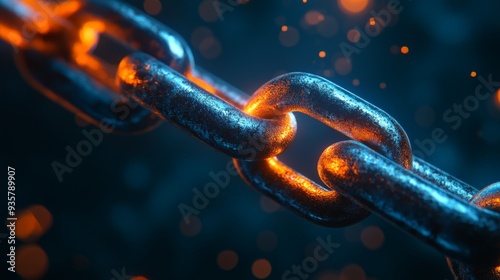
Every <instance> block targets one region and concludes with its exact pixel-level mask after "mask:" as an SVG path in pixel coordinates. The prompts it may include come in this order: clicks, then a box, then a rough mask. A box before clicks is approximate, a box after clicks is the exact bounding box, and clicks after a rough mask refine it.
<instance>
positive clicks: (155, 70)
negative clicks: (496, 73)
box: [0, 0, 500, 279]
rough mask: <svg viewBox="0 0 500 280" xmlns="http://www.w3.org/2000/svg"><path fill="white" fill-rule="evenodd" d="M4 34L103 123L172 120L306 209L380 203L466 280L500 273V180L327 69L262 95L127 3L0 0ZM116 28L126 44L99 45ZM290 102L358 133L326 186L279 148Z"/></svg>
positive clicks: (290, 133) (286, 137)
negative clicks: (456, 162)
mask: <svg viewBox="0 0 500 280" xmlns="http://www.w3.org/2000/svg"><path fill="white" fill-rule="evenodd" d="M46 2H50V3H51V5H48V6H47V5H46V4H47V3H46ZM40 3H45V4H44V5H42V4H40ZM42 10H43V11H44V12H45V13H46V17H45V19H40V12H41V11H42ZM0 38H2V39H3V40H5V41H7V42H9V43H11V44H12V45H13V46H14V48H15V49H16V51H17V55H16V59H17V61H18V64H19V65H20V68H21V70H22V72H23V74H24V75H25V76H26V77H27V79H28V80H29V82H30V83H31V84H32V85H33V86H34V87H36V88H37V89H38V90H39V91H41V92H42V93H43V94H45V95H46V96H47V97H48V98H50V99H52V100H54V101H55V102H57V103H59V104H61V105H62V106H64V107H65V108H67V109H69V110H70V111H72V112H74V113H75V114H77V115H78V116H80V117H81V118H84V119H86V120H87V121H89V122H91V123H93V124H95V125H102V124H103V123H106V124H107V125H108V126H113V127H114V128H115V129H116V130H117V131H122V132H139V131H147V130H150V129H152V128H154V127H155V126H156V125H157V124H158V121H159V120H160V119H164V120H167V121H169V122H171V123H173V124H175V125H177V126H179V127H180V128H182V129H184V130H186V131H188V132H189V133H191V134H192V135H193V136H194V137H196V138H197V139H199V140H201V141H203V142H204V143H206V144H208V145H210V146H211V147H213V148H215V149H217V150H219V151H221V152H223V153H226V154H227V155H229V156H231V157H233V158H235V159H234V162H235V165H236V167H237V169H238V171H239V173H240V174H241V176H242V177H243V178H244V179H245V180H246V181H247V182H248V183H249V184H250V185H252V186H254V187H255V188H256V189H258V190H259V191H261V192H263V193H264V194H266V195H268V196H270V197H271V198H273V199H274V200H275V201H277V202H279V203H280V204H282V205H284V206H285V207H287V208H288V209H290V210H292V211H294V212H295V213H297V214H298V215H300V216H302V217H305V218H306V219H308V220H311V221H313V222H315V223H318V224H322V225H325V226H333V227H338V226H346V225H350V224H353V223H356V222H358V221H360V220H362V219H364V218H365V217H367V216H368V215H369V214H370V213H371V212H376V213H377V214H379V215H380V216H382V217H384V218H385V219H387V220H389V221H390V222H392V223H393V224H395V225H396V226H398V227H400V228H402V229H404V230H406V231H407V232H409V233H410V234H412V235H414V236H416V237H417V238H419V239H421V240H423V241H424V242H426V243H428V244H430V245H431V246H433V247H434V248H436V249H438V250H440V251H441V252H443V253H445V254H446V255H447V256H449V258H448V263H449V266H450V268H451V270H452V272H453V273H454V275H455V276H456V277H457V278H458V279H500V214H499V213H498V212H500V184H499V183H497V184H493V185H491V186H489V187H486V188H484V189H483V190H481V191H477V190H476V189H475V188H473V187H471V186H469V185H467V184H465V183H463V182H461V181H459V180H457V179H456V178H454V177H452V176H450V175H448V174H446V173H444V172H443V171H441V170H439V169H437V168H435V167H433V166H431V165H429V164H428V163H426V162H424V161H423V160H421V159H418V158H416V157H414V156H413V155H412V151H411V147H410V143H409V141H408V138H407V136H406V133H405V131H404V130H403V129H402V128H401V127H400V125H399V124H398V123H397V122H396V121H395V120H394V119H393V118H391V117H390V116H389V115H387V114H386V113H385V112H383V111H382V110H380V109H378V108H376V107H375V106H373V105H371V104H369V103H368V102H366V101H364V100H362V99H361V98H359V97H357V96H355V95H353V94H352V93H350V92H348V91H347V90H345V89H343V88H341V87H339V86H337V85H335V84H333V83H331V82H329V81H327V80H325V79H323V78H320V77H317V76H314V75H311V74H306V73H291V74H286V75H283V76H280V77H277V78H275V79H273V80H272V81H270V82H268V83H267V84H265V85H264V86H262V87H261V88H260V89H259V90H258V91H257V92H256V93H255V94H254V95H253V96H252V97H251V98H250V97H249V96H247V95H246V94H245V93H243V92H241V91H239V90H237V89H235V88H234V87H232V86H230V85H228V84H227V83H225V82H224V81H221V80H219V79H218V78H216V77H214V76H212V75H211V74H209V73H207V72H206V71H204V70H202V69H200V68H199V67H196V65H195V64H194V61H193V58H192V54H191V50H190V49H189V47H188V46H187V44H186V43H185V42H184V40H183V39H182V38H180V36H179V35H177V34H176V33H175V32H174V31H172V30H170V29H169V28H167V27H165V26H163V25H162V24H160V23H158V22H157V21H155V20H154V19H151V18H150V17H148V16H146V15H144V14H143V13H141V12H139V11H136V10H134V9H133V8H131V7H129V6H126V5H124V4H121V3H119V2H116V1H105V2H102V3H93V2H89V3H87V2H83V1H76V0H68V1H64V2H61V1H56V0H52V1H48V0H47V1H45V2H43V1H42V2H38V1H33V0H22V1H17V2H14V3H12V1H11V0H0ZM106 39H107V40H108V41H109V42H108V44H111V45H112V46H114V47H116V48H113V50H114V52H113V53H107V54H106V55H102V54H101V55H99V54H98V53H99V50H98V45H99V44H100V43H101V41H105V40H106ZM118 49H119V50H121V51H115V50H118ZM103 57H106V58H103ZM123 57H125V58H123ZM126 96H127V97H130V99H129V98H127V97H126ZM137 103H138V104H140V105H141V106H138V105H137ZM292 112H301V113H305V114H307V115H309V116H311V117H313V118H315V119H317V120H319V121H321V122H323V123H324V124H326V125H328V126H330V127H331V128H333V129H335V130H338V131H339V132H342V133H343V134H345V135H347V136H348V137H350V138H352V139H354V140H357V141H344V142H340V143H336V144H334V145H332V146H330V147H328V148H327V149H326V150H325V151H324V152H323V154H322V155H321V157H320V159H319V163H318V172H319V174H320V178H321V179H322V181H323V182H324V183H325V185H326V187H323V186H321V185H319V184H317V183H315V182H313V181H311V180H310V179H308V178H306V177H304V176H303V175H301V174H299V173H298V172H296V171H294V170H293V169H291V168H290V167H288V166H287V165H286V164H285V163H283V162H281V161H279V160H278V159H277V158H276V157H275V156H277V155H278V154H280V153H281V152H283V151H284V150H285V149H286V148H287V147H288V145H289V144H290V143H291V141H292V140H293V138H294V136H295V133H296V124H295V117H294V115H293V114H292ZM256 140H258V142H260V145H259V148H258V149H255V145H254V144H253V143H254V142H255V141H256ZM249 151H251V155H250V156H249Z"/></svg>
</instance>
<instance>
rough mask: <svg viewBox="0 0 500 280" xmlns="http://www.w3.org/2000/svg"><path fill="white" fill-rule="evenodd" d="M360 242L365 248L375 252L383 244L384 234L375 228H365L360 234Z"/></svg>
mask: <svg viewBox="0 0 500 280" xmlns="http://www.w3.org/2000/svg"><path fill="white" fill-rule="evenodd" d="M361 242H362V243H363V245H365V247H366V248H368V249H371V250H376V249H378V248H380V247H381V246H382V244H384V233H383V232H382V230H381V229H380V228H379V227H377V226H371V227H367V228H365V229H364V230H363V231H362V232H361Z"/></svg>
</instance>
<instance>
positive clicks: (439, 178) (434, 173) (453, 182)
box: [413, 157, 477, 201]
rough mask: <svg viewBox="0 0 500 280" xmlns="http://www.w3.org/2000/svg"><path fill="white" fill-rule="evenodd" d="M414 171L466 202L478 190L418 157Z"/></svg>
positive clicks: (414, 158) (414, 161) (415, 158)
mask: <svg viewBox="0 0 500 280" xmlns="http://www.w3.org/2000/svg"><path fill="white" fill-rule="evenodd" d="M413 171H414V172H415V174H417V175H419V176H421V177H423V178H425V179H427V180H429V181H431V182H432V183H434V184H436V185H438V186H440V187H441V188H443V189H446V190H447V191H448V192H450V193H452V194H455V195H457V196H459V197H461V198H463V199H464V200H466V201H469V200H470V199H471V198H472V197H473V196H474V194H475V193H476V192H477V189H476V188H474V187H472V186H470V185H468V184H466V183H464V182H462V181H460V180H458V179H457V178H455V177H453V176H451V175H450V174H447V173H445V172H443V171H442V170H440V169H439V168H437V167H435V166H432V165H430V164H429V163H428V162H425V161H423V160H422V159H420V158H418V157H413Z"/></svg>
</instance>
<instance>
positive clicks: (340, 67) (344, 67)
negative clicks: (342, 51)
mask: <svg viewBox="0 0 500 280" xmlns="http://www.w3.org/2000/svg"><path fill="white" fill-rule="evenodd" d="M334 67H335V71H336V72H337V73H339V75H347V74H349V73H351V70H352V64H351V62H350V61H349V60H347V59H345V58H339V59H337V60H336V61H335V63H334Z"/></svg>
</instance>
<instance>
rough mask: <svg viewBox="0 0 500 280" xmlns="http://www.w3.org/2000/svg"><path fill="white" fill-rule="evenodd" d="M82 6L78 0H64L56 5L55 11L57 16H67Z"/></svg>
mask: <svg viewBox="0 0 500 280" xmlns="http://www.w3.org/2000/svg"><path fill="white" fill-rule="evenodd" d="M81 7H82V3H80V1H66V2H62V3H60V4H58V5H57V8H56V13H57V14H58V15H59V16H63V17H64V16H68V15H71V14H73V13H74V12H76V11H78V10H79V9H80V8H81Z"/></svg>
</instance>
